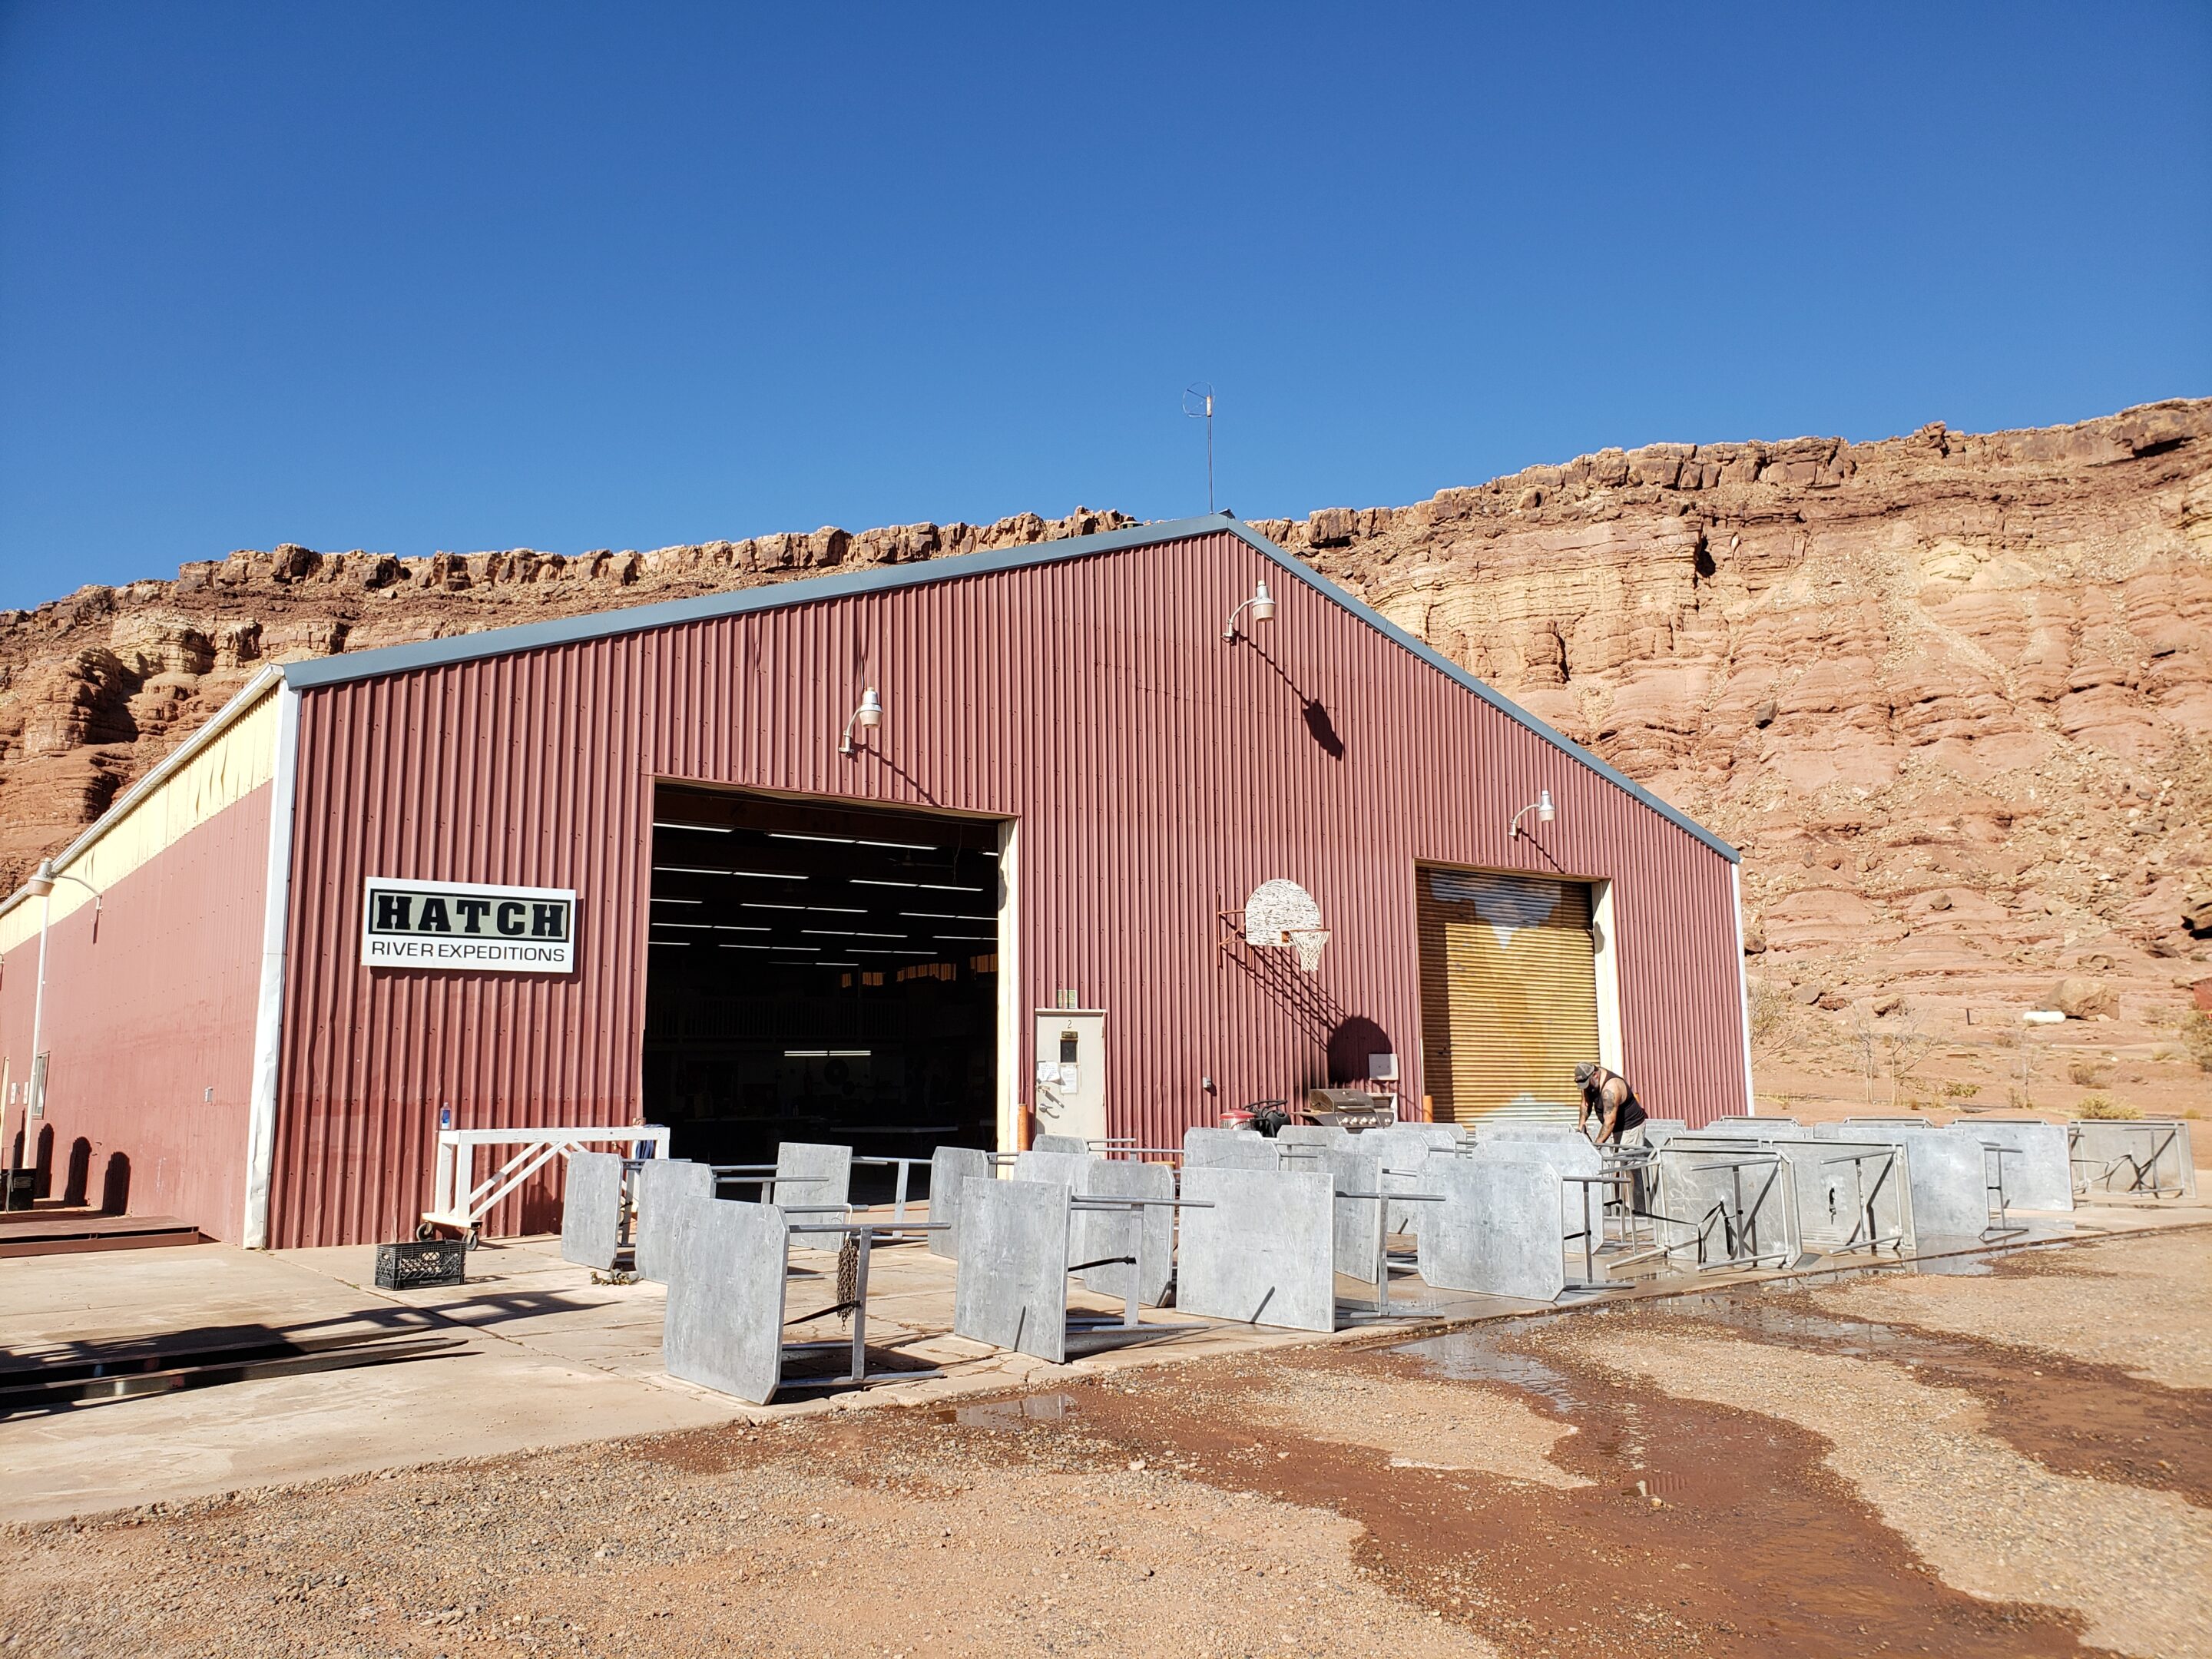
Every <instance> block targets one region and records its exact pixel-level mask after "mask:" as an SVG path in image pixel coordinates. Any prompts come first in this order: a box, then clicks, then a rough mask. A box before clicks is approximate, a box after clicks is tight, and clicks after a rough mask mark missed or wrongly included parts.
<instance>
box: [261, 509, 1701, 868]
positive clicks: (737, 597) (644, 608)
mask: <svg viewBox="0 0 2212 1659" xmlns="http://www.w3.org/2000/svg"><path fill="white" fill-rule="evenodd" d="M1223 534H1227V535H1231V536H1234V537H1236V538H1237V539H1238V540H1240V541H1242V542H1243V543H1245V544H1247V545H1248V546H1249V547H1250V548H1251V549H1252V550H1254V551H1255V552H1256V553H1258V554H1260V555H1261V556H1262V557H1264V558H1267V559H1269V560H1271V561H1273V562H1274V563H1275V564H1276V565H1278V566H1279V567H1280V568H1282V570H1283V571H1284V572H1285V574H1287V575H1289V576H1291V578H1292V579H1293V580H1297V581H1300V582H1303V583H1304V584H1305V586H1307V587H1309V588H1310V589H1312V590H1313V591H1314V592H1316V593H1318V594H1320V595H1321V596H1322V598H1323V599H1328V601H1329V602H1330V603H1331V604H1334V605H1339V606H1341V607H1342V608H1343V609H1344V610H1346V611H1349V612H1350V613H1351V614H1352V616H1354V617H1358V619H1359V620H1360V621H1361V622H1363V623H1366V624H1367V626H1368V627H1370V628H1371V629H1374V630H1375V631H1376V633H1378V634H1380V635H1383V638H1385V639H1387V640H1389V641H1390V642H1391V643H1392V644H1394V645H1395V646H1398V647H1400V648H1401V649H1403V650H1406V651H1410V652H1411V653H1413V655H1415V656H1417V657H1419V659H1421V660H1422V661H1423V662H1425V663H1426V664H1427V665H1429V666H1430V667H1431V668H1433V669H1435V670H1436V671H1437V672H1438V673H1439V674H1442V675H1443V676H1445V677H1446V678H1449V679H1451V680H1453V681H1455V682H1456V683H1457V684H1460V685H1461V686H1462V687H1463V688H1465V689H1466V690H1468V692H1470V693H1472V694H1473V695H1474V696H1477V697H1480V698H1481V699H1482V701H1483V702H1486V703H1488V704H1489V705H1490V706H1491V707H1492V708H1495V709H1497V710H1498V713H1500V714H1504V716H1505V717H1506V718H1507V719H1508V720H1514V721H1516V722H1518V723H1519V724H1520V725H1522V726H1526V727H1527V728H1528V730H1529V731H1531V732H1534V733H1535V734H1536V735H1537V736H1538V737H1540V738H1543V739H1544V741H1545V742H1547V743H1548V744H1552V745H1553V747H1554V748H1556V749H1558V750H1559V752H1560V753H1561V754H1563V755H1565V756H1567V757H1569V758H1570V759H1571V760H1574V761H1577V762H1578V763H1581V764H1582V765H1583V766H1586V767H1588V768H1589V769H1590V770H1591V771H1593V772H1595V773H1596V774H1597V775H1599V776H1600V777H1601V778H1603V779H1605V780H1606V781H1607V782H1608V783H1611V784H1613V786H1615V787H1618V788H1620V789H1624V790H1626V791H1627V792H1628V793H1630V794H1632V795H1633V796H1634V797H1635V798H1636V799H1638V800H1639V801H1641V802H1643V803H1644V805H1646V806H1648V807H1650V809H1651V810H1652V811H1655V812H1656V813H1658V814H1659V815H1660V816H1661V817H1664V818H1666V819H1667V820H1668V822H1669V823H1673V824H1674V825H1675V826H1677V827H1678V828H1680V829H1683V830H1685V831H1686V832H1687V833H1689V834H1690V835H1692V836H1696V837H1697V838H1698V839H1699V841H1701V842H1704V843H1705V845H1706V846H1707V847H1710V848H1712V850H1713V851H1714V852H1716V853H1718V854H1720V855H1721V856H1722V857H1723V858H1724V859H1727V860H1729V862H1730V863H1735V862H1737V861H1738V860H1739V856H1740V855H1739V854H1737V852H1736V849H1735V848H1733V847H1731V846H1730V845H1729V843H1728V842H1724V841H1723V840H1722V839H1721V838H1720V837H1719V836H1716V835H1715V834H1713V832H1712V831H1711V830H1710V829H1706V828H1705V826H1704V825H1703V824H1701V823H1698V822H1697V821H1696V820H1695V819H1693V818H1692V817H1689V816H1688V815H1687V814H1686V813H1684V812H1681V811H1678V810H1677V809H1676V808H1674V807H1673V806H1670V805H1668V804H1667V803H1666V802H1665V801H1663V800H1661V799H1659V798H1658V797H1657V796H1656V795H1655V794H1653V793H1650V791H1649V790H1647V789H1645V788H1644V787H1642V786H1641V785H1639V784H1638V783H1636V782H1634V781H1632V780H1631V779H1629V778H1626V777H1625V776H1623V775H1621V774H1620V773H1619V772H1617V771H1615V770H1614V769H1613V768H1612V767H1610V766H1607V764H1606V763H1604V762H1603V761H1601V760H1600V759H1599V758H1598V757H1596V756H1595V755H1593V754H1591V753H1590V752H1589V750H1587V749H1584V748H1583V746H1582V745H1581V744H1577V743H1574V742H1571V741H1570V740H1569V739H1568V738H1565V737H1564V736H1562V735H1561V734H1560V733H1559V732H1556V731H1554V730H1553V728H1552V727H1550V726H1547V725H1546V724H1545V723H1544V722H1543V721H1541V720H1538V719H1537V718H1536V717H1535V716H1534V715H1533V714H1529V713H1528V711H1527V710H1526V709H1523V708H1518V707H1516V705H1515V704H1513V703H1511V702H1508V701H1507V700H1506V699H1505V698H1504V697H1503V696H1500V695H1498V692H1496V691H1494V690H1492V689H1491V688H1490V687H1489V686H1488V685H1486V684H1484V683H1483V682H1482V681H1480V680H1479V679H1477V678H1475V677H1474V675H1472V674H1470V673H1468V671H1467V670H1465V669H1464V668H1462V667H1461V666H1460V665H1458V664H1457V663H1455V662H1454V661H1452V660H1451V659H1450V658H1449V657H1447V656H1445V655H1444V654H1443V653H1442V652H1439V651H1437V649H1435V647H1432V646H1430V645H1428V644H1426V643H1425V642H1424V641H1420V640H1418V639H1416V638H1414V637H1413V635H1411V634H1408V633H1407V631H1406V630H1405V629H1402V628H1400V627H1398V626H1397V625H1396V624H1395V623H1392V622H1391V621H1389V619H1388V618H1387V617H1384V616H1383V614H1382V613H1381V612H1379V611H1376V610H1374V609H1373V608H1372V607H1371V606H1369V605H1364V604H1362V603H1361V602H1360V601H1359V600H1358V599H1354V598H1353V597H1352V595H1351V594H1350V593H1347V592H1345V590H1344V589H1342V588H1341V587H1339V586H1337V585H1336V584H1335V583H1334V582H1332V581H1330V580H1328V579H1327V578H1326V577H1324V576H1322V575H1320V574H1317V573H1316V572H1315V571H1314V570H1313V569H1312V568H1310V567H1309V566H1307V565H1306V564H1305V563H1304V562H1302V561H1300V560H1298V559H1296V558H1293V557H1292V556H1291V555H1290V554H1288V553H1286V552H1285V551H1284V550H1282V549H1281V548H1279V547H1278V546H1276V545H1275V544H1274V543H1273V542H1271V541H1269V540H1268V539H1267V538H1266V537H1265V536H1262V535H1261V534H1260V533H1259V532H1256V531H1255V530H1253V529H1252V528H1251V526H1249V525H1246V524H1244V523H1243V522H1242V521H1241V520H1237V519H1233V518H1231V517H1230V516H1229V514H1227V513H1212V514H1210V515H1208V516H1207V517H1205V518H1200V519H1170V520H1163V521H1161V522H1160V523H1158V524H1146V525H1135V526H1131V527H1129V528H1127V529H1126V530H1108V531H1102V532H1099V533H1098V534H1097V535H1093V536H1070V537H1066V538H1061V539H1060V540H1058V541H1047V542H1031V543H1029V544H1025V545H1024V546H1021V547H1007V548H1000V549H998V550H994V551H992V552H988V553H963V554H957V555H954V556H951V557H947V558H941V559H925V560H921V561H917V562H915V563H913V564H897V565H877V566H871V567H869V568H866V569H864V570H852V571H845V572H841V573H839V574H836V575H829V576H810V577H800V578H798V579H796V580H789V581H781V582H774V583H770V584H768V585H766V586H760V587H746V588H739V589H738V590H736V591H735V592H728V593H709V594H706V595H703V596H702V597H701V598H698V599H671V600H668V601H666V602H665V603H663V604H660V605H629V606H626V607H623V608H622V609H618V610H614V611H592V612H591V613H589V614H587V615H585V616H580V617H559V618H557V619H556V620H554V621H551V622H542V623H524V624H522V625H521V626H520V627H515V628H491V629H483V631H482V632H479V633H474V634H459V635H453V637H451V638H448V639H439V640H423V641H417V642H416V643H415V644H411V645H394V646H386V647H384V648H382V649H380V650H376V651H362V652H357V653H352V654H349V655H344V656H336V657H318V658H315V659H312V660H310V661H307V662H296V663H287V664H285V665H283V670H282V672H283V676H284V678H285V680H286V682H287V683H288V684H290V685H292V686H294V687H295V688H296V689H298V690H302V691H310V690H315V689H316V688H318V687H320V686H327V685H343V684H348V683H349V682H351V681H354V680H363V679H371V678H375V677H377V676H379V675H384V674H404V673H407V672H410V671H413V670H416V669H422V668H438V667H442V666H444V665H447V664H448V663H460V662H473V661H476V660H477V659H482V658H485V657H500V656H506V655H508V654H510V653H513V652H517V651H540V650H544V649H545V648H546V647H550V646H561V645H574V644H578V643H580V642H583V641H590V640H605V639H613V638H617V637H618V636H620V635H624V634H637V633H643V632H645V631H647V630H648V629H656V628H669V627H673V626H677V625H679V624H682V623H696V622H708V621H712V620H714V618H717V617H742V616H747V615H750V614H751V613H753V612H755V611H777V610H781V609H783V608H784V607H785V606H787V605H814V604H817V603H819V602H821V601H822V600H824V599H845V598H848V597H851V596H854V595H858V594H864V593H880V592H888V591H890V590H891V589H894V588H901V587H917V586H921V585H922V584H923V583H926V582H945V581H957V580H961V579H962V578H963V577H969V576H988V575H994V574H997V573H999V572H1000V571H1003V570H1021V569H1026V568H1028V567H1030V566H1031V565H1040V564H1053V563H1056V562H1059V561H1060V560H1062V559H1080V558H1087V557H1090V556H1093V555H1095V554H1100V553H1116V552H1120V551H1122V550H1125V549H1127V548H1133V547H1151V546H1154V545H1156V544H1159V543H1161V542H1172V541H1182V540H1186V539H1188V538H1190V537H1193V536H1216V535H1223Z"/></svg>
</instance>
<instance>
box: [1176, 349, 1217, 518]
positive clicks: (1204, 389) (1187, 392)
mask: <svg viewBox="0 0 2212 1659" xmlns="http://www.w3.org/2000/svg"><path fill="white" fill-rule="evenodd" d="M1182 412H1183V413H1184V414H1186V415H1188V416H1190V418H1191V419H1192V420H1194V421H1204V422H1206V512H1207V513H1209V514H1211V513H1212V511H1213V382H1212V381H1211V380H1194V381H1192V382H1191V383H1190V384H1189V385H1188V386H1185V387H1184V388H1183V389H1182Z"/></svg>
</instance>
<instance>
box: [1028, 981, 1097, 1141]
mask: <svg viewBox="0 0 2212 1659" xmlns="http://www.w3.org/2000/svg"><path fill="white" fill-rule="evenodd" d="M1036 1118H1037V1132H1038V1133H1040V1134H1048V1135H1080V1136H1081V1137H1082V1138H1083V1139H1085V1140H1103V1139H1105V1136H1106V1016H1105V1015H1104V1014H1103V1013H1102V1012H1097V1010H1088V1011H1085V1010H1071V1009H1066V1008H1040V1009H1038V1010H1037V1014H1036Z"/></svg>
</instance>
